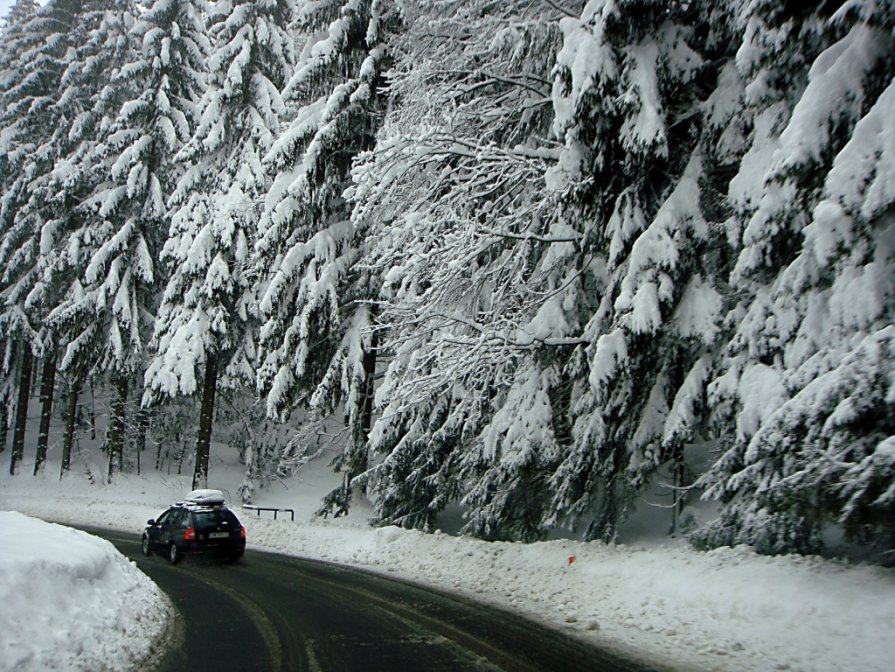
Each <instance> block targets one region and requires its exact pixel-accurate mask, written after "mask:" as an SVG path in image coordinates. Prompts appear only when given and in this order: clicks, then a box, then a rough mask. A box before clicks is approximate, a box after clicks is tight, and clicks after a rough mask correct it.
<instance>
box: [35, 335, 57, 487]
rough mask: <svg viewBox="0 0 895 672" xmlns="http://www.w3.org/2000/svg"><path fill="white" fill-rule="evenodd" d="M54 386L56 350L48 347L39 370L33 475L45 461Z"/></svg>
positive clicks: (41, 469)
mask: <svg viewBox="0 0 895 672" xmlns="http://www.w3.org/2000/svg"><path fill="white" fill-rule="evenodd" d="M55 387H56V352H55V350H54V349H52V348H51V349H49V352H47V358H46V359H45V360H44V364H43V368H42V370H41V372H40V427H39V429H38V431H37V457H36V459H35V460H34V475H35V476H37V475H38V474H39V473H41V472H42V471H43V469H44V464H45V463H46V461H47V446H48V445H49V443H50V418H51V414H52V412H53V393H54V391H55Z"/></svg>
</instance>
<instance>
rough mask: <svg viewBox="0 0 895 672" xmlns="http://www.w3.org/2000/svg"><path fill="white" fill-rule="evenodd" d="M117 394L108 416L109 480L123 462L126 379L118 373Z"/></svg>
mask: <svg viewBox="0 0 895 672" xmlns="http://www.w3.org/2000/svg"><path fill="white" fill-rule="evenodd" d="M115 387H116V388H117V390H118V396H117V398H116V399H115V401H114V402H113V403H112V417H111V418H109V434H108V437H109V438H108V446H109V482H110V483H111V482H112V478H113V477H114V476H115V474H116V473H118V472H119V471H121V467H122V463H123V462H124V427H125V421H126V416H127V392H128V379H127V376H125V375H123V374H122V375H120V376H118V377H117V380H116V381H115Z"/></svg>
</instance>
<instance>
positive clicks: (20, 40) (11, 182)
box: [0, 0, 44, 452]
mask: <svg viewBox="0 0 895 672" xmlns="http://www.w3.org/2000/svg"><path fill="white" fill-rule="evenodd" d="M38 9H40V5H39V4H38V3H37V2H36V0H16V3H15V4H14V5H13V6H12V7H11V8H10V10H9V14H8V15H7V16H5V17H3V21H4V23H3V24H2V28H0V110H3V113H2V115H0V193H2V197H0V224H2V227H3V228H0V238H2V236H4V235H5V232H6V229H7V227H8V226H10V225H11V224H12V218H13V216H14V215H13V214H12V213H13V212H14V211H15V209H16V207H17V201H18V197H17V195H16V190H17V189H21V188H22V187H23V186H24V184H23V183H22V182H21V181H20V180H19V179H18V178H19V175H18V173H17V171H18V168H19V165H20V161H21V156H17V155H16V152H15V151H14V150H13V148H14V147H15V146H16V145H17V144H18V140H17V138H16V135H17V129H16V123H15V119H16V115H11V114H10V113H9V111H10V109H11V108H14V107H15V105H16V97H15V89H16V87H17V86H18V85H19V84H20V83H21V74H22V70H21V65H22V59H23V57H24V55H25V54H26V52H28V51H29V50H31V49H33V48H34V47H35V46H37V45H38V44H39V43H40V41H41V40H42V39H43V37H44V34H43V32H42V31H36V30H34V29H33V26H32V27H31V29H30V30H29V29H28V28H27V27H26V24H27V22H28V21H29V20H30V19H31V18H32V17H33V16H34V15H35V14H36V13H37V11H38ZM10 122H13V123H10ZM0 346H2V355H0V452H3V451H4V450H5V449H6V444H7V438H8V427H9V410H10V405H11V401H12V396H13V394H14V392H15V383H14V381H13V377H14V374H15V351H16V342H15V338H14V335H11V334H8V333H6V332H5V331H4V332H3V333H2V334H0Z"/></svg>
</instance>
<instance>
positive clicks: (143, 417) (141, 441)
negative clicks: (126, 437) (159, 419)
mask: <svg viewBox="0 0 895 672" xmlns="http://www.w3.org/2000/svg"><path fill="white" fill-rule="evenodd" d="M148 431H149V411H147V410H146V409H145V408H140V410H139V411H137V438H136V440H135V441H134V448H135V451H134V452H136V454H137V476H139V475H140V462H141V460H142V458H143V451H144V450H146V432H148Z"/></svg>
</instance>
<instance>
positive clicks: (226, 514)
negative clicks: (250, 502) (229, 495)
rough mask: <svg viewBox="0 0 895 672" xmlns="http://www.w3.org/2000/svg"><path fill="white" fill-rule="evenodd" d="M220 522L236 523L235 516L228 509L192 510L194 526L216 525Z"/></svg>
mask: <svg viewBox="0 0 895 672" xmlns="http://www.w3.org/2000/svg"><path fill="white" fill-rule="evenodd" d="M221 523H227V524H228V525H236V524H237V520H236V516H234V515H233V513H231V512H230V511H193V524H194V525H195V526H196V527H200V528H202V527H216V526H218V525H220V524H221Z"/></svg>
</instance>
